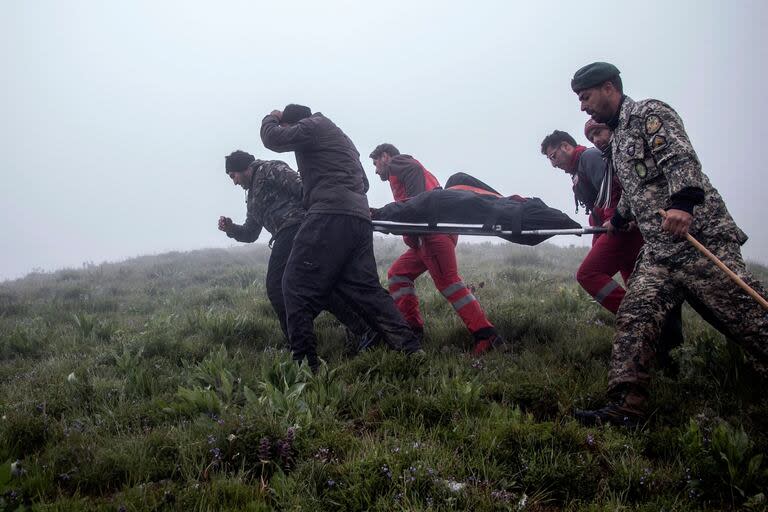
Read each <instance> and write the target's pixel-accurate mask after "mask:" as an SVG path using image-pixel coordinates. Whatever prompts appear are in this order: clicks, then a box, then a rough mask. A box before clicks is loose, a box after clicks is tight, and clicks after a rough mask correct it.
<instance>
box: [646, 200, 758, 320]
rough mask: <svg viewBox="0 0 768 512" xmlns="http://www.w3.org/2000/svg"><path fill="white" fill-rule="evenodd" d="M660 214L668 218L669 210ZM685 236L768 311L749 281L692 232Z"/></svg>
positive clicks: (661, 211) (660, 211)
mask: <svg viewBox="0 0 768 512" xmlns="http://www.w3.org/2000/svg"><path fill="white" fill-rule="evenodd" d="M659 215H661V216H662V217H663V218H667V212H665V211H664V210H661V209H660V210H659ZM685 238H686V240H688V241H689V242H690V243H691V245H693V246H694V247H695V248H696V249H698V250H699V252H700V253H701V254H703V255H704V256H706V257H707V258H709V260H710V261H712V263H714V264H715V265H717V266H718V267H720V270H722V271H723V272H725V273H726V274H728V277H730V278H731V281H733V282H734V283H736V284H737V285H739V287H740V288H741V289H742V290H744V291H745V292H747V293H748V294H749V295H750V296H752V298H753V299H755V300H756V301H757V302H759V303H760V305H761V306H763V309H765V310H766V311H768V301H767V300H765V299H764V298H763V297H761V296H760V294H759V293H757V292H756V291H755V290H754V289H752V287H751V286H749V285H748V284H747V283H745V282H744V280H743V279H742V278H740V277H739V276H737V275H736V273H735V272H734V271H733V270H731V269H729V268H728V266H727V265H726V264H725V263H723V262H722V261H720V258H718V257H717V256H715V255H714V254H712V252H711V251H710V250H709V249H707V248H706V247H704V245H702V243H701V242H699V241H698V240H696V239H695V238H694V237H693V236H692V235H691V234H690V233H686V234H685Z"/></svg>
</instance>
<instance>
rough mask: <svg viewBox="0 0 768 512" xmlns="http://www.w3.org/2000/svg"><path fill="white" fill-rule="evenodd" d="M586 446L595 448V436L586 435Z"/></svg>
mask: <svg viewBox="0 0 768 512" xmlns="http://www.w3.org/2000/svg"><path fill="white" fill-rule="evenodd" d="M587 445H588V446H595V436H593V435H592V434H587Z"/></svg>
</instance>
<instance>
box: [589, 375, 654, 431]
mask: <svg viewBox="0 0 768 512" xmlns="http://www.w3.org/2000/svg"><path fill="white" fill-rule="evenodd" d="M608 397H609V398H608V400H609V401H608V404H607V405H606V406H605V407H602V408H600V409H596V410H584V409H576V412H575V413H574V416H575V417H576V420H577V421H579V422H580V423H581V424H583V425H588V426H591V425H606V424H611V425H616V426H619V427H630V428H633V427H637V426H638V425H640V424H641V423H643V422H644V421H645V403H646V401H647V400H648V393H647V392H646V391H645V389H643V388H641V387H639V386H635V385H632V384H625V385H622V386H620V387H617V388H615V389H613V390H611V391H610V392H609V394H608Z"/></svg>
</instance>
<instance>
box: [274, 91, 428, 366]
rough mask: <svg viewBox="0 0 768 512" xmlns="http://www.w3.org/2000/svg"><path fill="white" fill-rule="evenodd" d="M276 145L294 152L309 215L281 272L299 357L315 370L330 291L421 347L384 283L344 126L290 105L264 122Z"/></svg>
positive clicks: (413, 348)
mask: <svg viewBox="0 0 768 512" xmlns="http://www.w3.org/2000/svg"><path fill="white" fill-rule="evenodd" d="M261 140H262V142H263V143H264V146H265V147H267V148H268V149H271V150H272V151H276V152H278V153H283V152H287V151H293V152H294V153H295V156H296V162H297V164H298V167H299V174H300V175H301V178H302V186H303V204H304V207H305V209H306V210H307V218H306V220H305V221H304V223H303V224H302V225H301V227H300V228H299V231H298V233H297V234H296V239H295V240H294V244H293V251H292V252H291V256H290V257H289V258H288V263H287V265H286V269H285V275H284V276H283V294H284V297H285V305H286V313H287V321H288V335H289V340H290V343H291V349H292V350H293V357H294V359H295V360H297V361H301V360H303V359H304V358H305V357H306V358H307V360H308V361H309V364H310V366H311V367H312V368H317V366H318V359H317V351H316V350H317V349H316V347H317V339H316V338H315V334H314V331H313V321H314V319H315V317H316V316H317V314H318V313H319V312H320V310H321V309H322V305H323V303H324V302H325V300H326V298H327V296H328V295H329V294H330V293H331V291H332V290H335V291H336V292H338V293H339V294H340V295H341V296H342V297H343V298H344V299H345V301H346V302H347V303H349V304H354V305H355V306H356V309H357V312H358V313H359V314H360V315H361V316H362V317H363V318H364V319H365V321H366V322H367V323H368V324H369V325H371V326H372V327H374V328H375V329H376V330H377V331H378V332H379V333H380V334H382V335H383V337H384V339H385V341H386V342H387V343H388V344H389V345H390V346H391V347H393V348H396V349H399V350H403V351H404V352H406V353H408V354H411V353H414V352H421V346H420V342H419V340H418V339H417V338H416V336H415V334H414V333H413V332H412V331H411V330H410V328H409V327H408V324H406V323H405V321H404V320H403V317H402V316H401V315H400V312H399V311H398V310H397V308H396V307H395V303H394V302H393V301H392V298H391V297H390V296H389V294H388V293H387V291H386V290H384V288H382V287H381V283H380V282H379V274H378V271H377V269H376V260H375V258H374V255H373V231H372V229H371V219H370V210H369V207H368V199H367V197H366V196H365V193H366V192H367V191H368V179H367V178H366V176H365V172H364V171H363V166H362V165H361V164H360V154H359V153H358V151H357V148H355V145H354V144H353V143H352V141H351V140H350V139H349V137H347V136H346V135H345V134H344V132H343V131H341V130H340V129H339V127H337V126H336V125H335V124H334V123H333V122H332V121H331V120H330V119H328V118H327V117H325V116H323V115H322V114H321V113H319V112H318V113H315V114H312V112H311V110H310V109H309V108H308V107H305V106H302V105H294V104H291V105H288V106H287V107H286V108H285V111H284V112H281V111H279V110H274V111H272V113H270V114H269V115H267V116H266V117H265V118H264V119H263V121H262V125H261Z"/></svg>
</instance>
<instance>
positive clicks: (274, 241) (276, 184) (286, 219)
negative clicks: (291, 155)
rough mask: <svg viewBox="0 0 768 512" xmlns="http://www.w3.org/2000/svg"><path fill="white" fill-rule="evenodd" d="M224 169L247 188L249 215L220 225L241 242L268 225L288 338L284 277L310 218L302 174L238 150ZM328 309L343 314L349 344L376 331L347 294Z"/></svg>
mask: <svg viewBox="0 0 768 512" xmlns="http://www.w3.org/2000/svg"><path fill="white" fill-rule="evenodd" d="M224 169H225V171H226V173H227V176H229V178H230V179H231V180H232V183H233V184H234V185H235V186H239V187H241V188H243V189H244V190H246V191H247V194H248V195H247V197H246V205H247V208H248V209H247V215H246V220H245V223H244V224H242V225H241V224H235V223H234V222H232V219H231V218H229V217H223V216H222V217H219V230H221V231H223V232H224V233H226V235H227V236H228V237H230V238H234V239H235V240H237V241H238V242H245V243H252V242H255V241H256V240H257V239H258V238H259V235H260V234H261V230H262V228H264V229H266V230H267V231H269V232H270V233H271V235H272V238H271V239H270V241H269V246H270V248H271V249H272V252H271V254H270V256H269V264H268V265H267V279H266V287H267V298H268V299H269V302H270V303H271V304H272V308H273V309H274V310H275V314H277V318H278V320H279V322H280V328H281V329H282V331H283V334H284V335H285V339H286V340H287V339H288V326H287V323H286V316H285V301H284V300H283V287H282V280H283V274H284V272H285V265H286V263H287V262H288V256H290V254H291V249H292V248H293V240H294V238H295V237H296V232H297V231H298V230H299V226H301V223H302V222H303V221H304V218H305V217H306V212H305V211H304V207H303V206H301V178H300V177H299V174H298V173H297V172H296V171H294V170H293V169H291V168H290V167H289V166H288V164H286V163H285V162H281V161H280V160H257V159H256V158H255V157H254V156H253V155H251V154H250V153H246V152H245V151H241V150H237V151H233V152H232V153H231V154H230V155H228V156H227V157H225V165H224ZM325 309H327V310H328V311H329V312H331V313H332V314H333V315H334V316H335V317H336V318H338V319H339V320H340V321H341V322H342V323H343V324H344V325H345V326H346V327H347V329H348V330H349V331H350V332H351V333H352V334H351V335H350V334H349V333H348V338H349V339H348V344H349V345H354V346H355V347H356V346H357V345H359V344H369V343H371V340H372V339H373V337H374V336H375V334H376V333H375V332H374V331H372V330H371V329H369V328H368V326H367V325H365V322H364V321H363V320H362V319H361V318H360V317H359V316H357V315H356V314H355V313H354V312H353V311H352V309H351V308H350V307H349V306H348V305H347V304H345V303H344V301H343V300H342V298H341V297H340V296H339V295H338V294H336V293H332V294H330V295H329V296H328V301H327V304H326V307H325Z"/></svg>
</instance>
